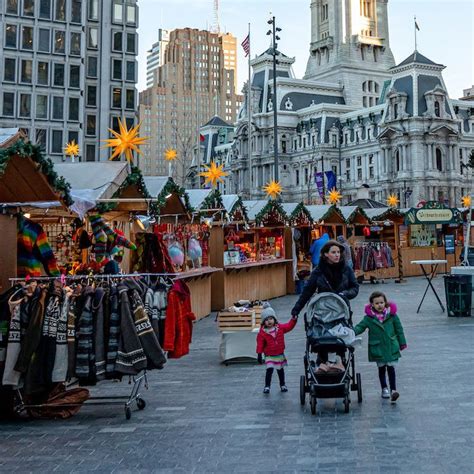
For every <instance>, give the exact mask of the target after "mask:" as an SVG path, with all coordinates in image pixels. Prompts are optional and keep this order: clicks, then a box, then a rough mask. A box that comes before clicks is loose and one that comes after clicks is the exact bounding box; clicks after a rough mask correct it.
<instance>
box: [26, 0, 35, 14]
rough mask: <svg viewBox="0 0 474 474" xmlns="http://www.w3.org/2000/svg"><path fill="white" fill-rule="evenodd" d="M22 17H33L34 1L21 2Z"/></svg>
mask: <svg viewBox="0 0 474 474" xmlns="http://www.w3.org/2000/svg"><path fill="white" fill-rule="evenodd" d="M23 15H24V16H31V17H33V16H35V2H34V0H23Z"/></svg>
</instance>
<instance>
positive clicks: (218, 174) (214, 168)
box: [199, 161, 229, 188]
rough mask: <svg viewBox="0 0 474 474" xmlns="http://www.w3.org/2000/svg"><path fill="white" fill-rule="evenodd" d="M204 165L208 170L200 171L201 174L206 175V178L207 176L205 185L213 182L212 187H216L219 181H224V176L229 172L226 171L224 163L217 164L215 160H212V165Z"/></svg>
mask: <svg viewBox="0 0 474 474" xmlns="http://www.w3.org/2000/svg"><path fill="white" fill-rule="evenodd" d="M204 167H205V168H206V171H202V172H201V173H199V176H204V178H206V181H205V182H204V186H205V185H206V184H208V183H211V185H212V187H213V188H214V187H216V186H217V183H218V181H220V182H221V183H223V182H224V180H223V179H222V178H223V177H224V176H227V175H228V174H229V173H227V172H225V171H224V169H223V168H224V165H216V163H215V162H214V161H211V165H210V166H207V165H204Z"/></svg>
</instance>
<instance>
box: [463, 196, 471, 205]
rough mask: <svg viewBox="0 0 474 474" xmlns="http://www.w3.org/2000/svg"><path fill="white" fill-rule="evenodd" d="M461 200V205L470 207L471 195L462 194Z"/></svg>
mask: <svg viewBox="0 0 474 474" xmlns="http://www.w3.org/2000/svg"><path fill="white" fill-rule="evenodd" d="M461 200H462V205H463V207H471V196H469V195H467V196H463V197H462V199H461Z"/></svg>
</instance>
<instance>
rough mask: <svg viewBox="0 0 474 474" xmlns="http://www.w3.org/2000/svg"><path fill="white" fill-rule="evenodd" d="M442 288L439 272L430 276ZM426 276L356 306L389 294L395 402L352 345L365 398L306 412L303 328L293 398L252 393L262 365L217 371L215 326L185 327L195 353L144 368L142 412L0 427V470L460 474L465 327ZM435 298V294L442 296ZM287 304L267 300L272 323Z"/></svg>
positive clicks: (87, 412)
mask: <svg viewBox="0 0 474 474" xmlns="http://www.w3.org/2000/svg"><path fill="white" fill-rule="evenodd" d="M434 283H435V286H436V287H437V288H438V289H439V290H440V291H441V294H442V283H443V281H442V278H437V279H436V280H435V282H434ZM424 288H425V280H423V279H421V278H417V279H410V280H409V281H408V283H406V284H404V285H396V284H394V283H388V284H384V285H364V286H362V288H361V292H360V296H359V297H358V298H357V300H356V301H355V303H354V305H353V309H354V320H355V322H357V321H358V320H359V319H360V317H361V315H362V308H363V306H364V304H365V303H366V301H367V300H368V295H369V294H370V292H371V291H373V290H375V289H380V290H382V291H386V292H387V294H388V295H389V297H390V298H391V299H393V300H394V301H396V303H397V304H398V306H399V309H400V311H399V314H400V316H401V319H402V321H403V324H404V327H405V331H406V335H407V339H408V349H407V350H406V351H404V352H403V358H402V359H401V361H400V364H399V366H398V369H397V377H398V387H399V391H400V399H399V401H398V403H397V404H396V405H391V404H390V403H389V401H387V400H382V399H381V398H380V389H379V386H378V380H377V370H376V367H375V365H374V364H369V363H368V362H367V349H366V343H367V341H366V337H365V338H364V344H363V347H362V348H361V349H360V350H358V351H357V363H358V369H359V370H360V372H361V373H362V384H363V389H364V401H363V402H362V403H361V404H358V403H357V399H356V396H355V394H354V392H353V395H352V400H353V401H352V405H351V411H350V413H349V414H344V411H343V406H342V402H340V401H339V402H338V403H334V401H332V400H326V401H321V402H320V403H318V414H317V416H312V415H311V413H310V410H309V406H308V405H306V407H304V408H301V407H300V404H299V393H298V390H299V386H298V382H299V376H300V375H301V374H302V373H303V369H302V367H303V364H302V356H303V347H304V331H303V324H302V321H300V322H299V323H298V326H297V327H296V329H295V330H294V331H293V332H292V333H290V334H288V335H287V356H288V359H289V362H290V366H289V367H288V370H287V384H288V387H289V392H288V393H286V394H283V393H280V391H279V390H278V386H277V384H276V383H275V382H276V380H277V379H276V377H275V380H274V387H273V389H272V392H271V394H270V395H269V396H264V395H263V394H262V389H263V378H264V368H263V367H260V366H257V365H253V364H239V365H229V366H224V365H222V364H221V363H220V361H219V355H218V347H219V333H218V331H217V327H216V323H215V322H214V318H213V317H210V318H207V319H205V320H203V321H201V322H199V323H197V324H196V325H195V333H194V341H195V342H194V343H193V345H192V352H191V355H189V356H188V357H185V358H183V359H181V360H176V361H169V362H168V363H167V364H166V368H165V370H163V371H160V372H153V373H151V374H150V389H149V390H148V391H145V392H144V398H145V400H146V401H147V406H146V408H145V410H143V411H134V412H133V414H132V419H131V420H129V421H126V420H125V417H124V414H123V409H122V407H120V406H109V407H97V406H90V407H84V408H83V409H82V410H81V411H80V413H79V414H78V415H76V416H75V417H73V418H72V419H70V420H66V421H29V422H21V423H4V424H2V425H1V427H0V429H1V434H0V436H1V442H0V472H12V471H20V472H29V471H31V472H55V471H57V472H86V471H98V472H123V473H125V472H131V473H132V472H133V473H137V472H150V471H156V472H163V473H168V472H169V473H180V472H183V473H188V472H220V473H227V472H257V471H258V472H318V473H326V472H327V473H346V472H356V473H358V472H360V473H369V472H370V473H379V472H383V473H384V474H385V473H398V472H399V473H411V472H417V473H425V472H426V473H452V472H457V473H467V472H472V471H473V465H474V450H473V449H472V441H473V434H474V401H473V397H472V395H473V384H474V382H473V380H474V377H473V376H474V369H473V361H474V344H473V342H474V340H473V331H474V320H471V319H469V318H466V319H455V318H448V317H447V316H446V313H442V312H441V309H440V308H439V306H438V303H437V302H436V300H435V298H434V296H433V295H432V294H431V290H430V293H428V297H427V300H426V301H425V303H424V305H423V307H422V311H421V313H420V314H419V315H417V314H416V312H415V311H416V307H417V304H418V302H419V299H420V298H421V292H422V291H423V290H424ZM443 299H444V297H443ZM294 301H295V297H294V296H289V297H285V298H280V299H278V300H274V302H273V305H274V307H275V308H276V310H277V315H278V316H279V318H280V319H281V320H286V319H287V317H289V316H288V315H289V310H290V308H291V306H292V304H293V302H294ZM129 388H130V387H129V386H128V385H127V384H126V383H121V384H119V383H107V384H106V383H104V384H101V385H100V386H99V387H98V388H97V389H94V393H96V394H102V395H103V394H112V393H114V394H117V393H118V394H124V393H127V391H128V389H129Z"/></svg>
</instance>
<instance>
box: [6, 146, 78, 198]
mask: <svg viewBox="0 0 474 474" xmlns="http://www.w3.org/2000/svg"><path fill="white" fill-rule="evenodd" d="M15 155H18V156H20V157H22V158H31V159H32V160H33V161H34V162H35V163H37V165H38V170H39V171H40V172H41V173H42V174H44V176H45V177H46V179H47V181H48V183H49V184H50V185H51V187H52V188H53V190H54V191H55V192H56V193H57V194H58V195H59V196H60V198H61V199H62V201H63V202H64V204H66V206H70V205H71V204H72V202H73V201H72V198H71V195H70V193H69V191H70V189H71V186H70V185H69V183H67V182H66V180H65V179H64V178H63V177H62V176H58V174H57V173H56V171H55V170H54V163H53V162H52V161H51V160H50V159H49V158H46V157H44V156H43V154H42V153H41V149H40V147H39V146H36V145H33V144H31V143H29V142H28V143H27V142H25V141H24V140H18V141H17V142H16V143H15V144H13V145H12V146H10V147H8V148H4V149H0V176H1V175H3V174H4V173H5V171H6V169H7V166H8V162H9V161H10V159H11V158H12V157H13V156H15Z"/></svg>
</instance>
